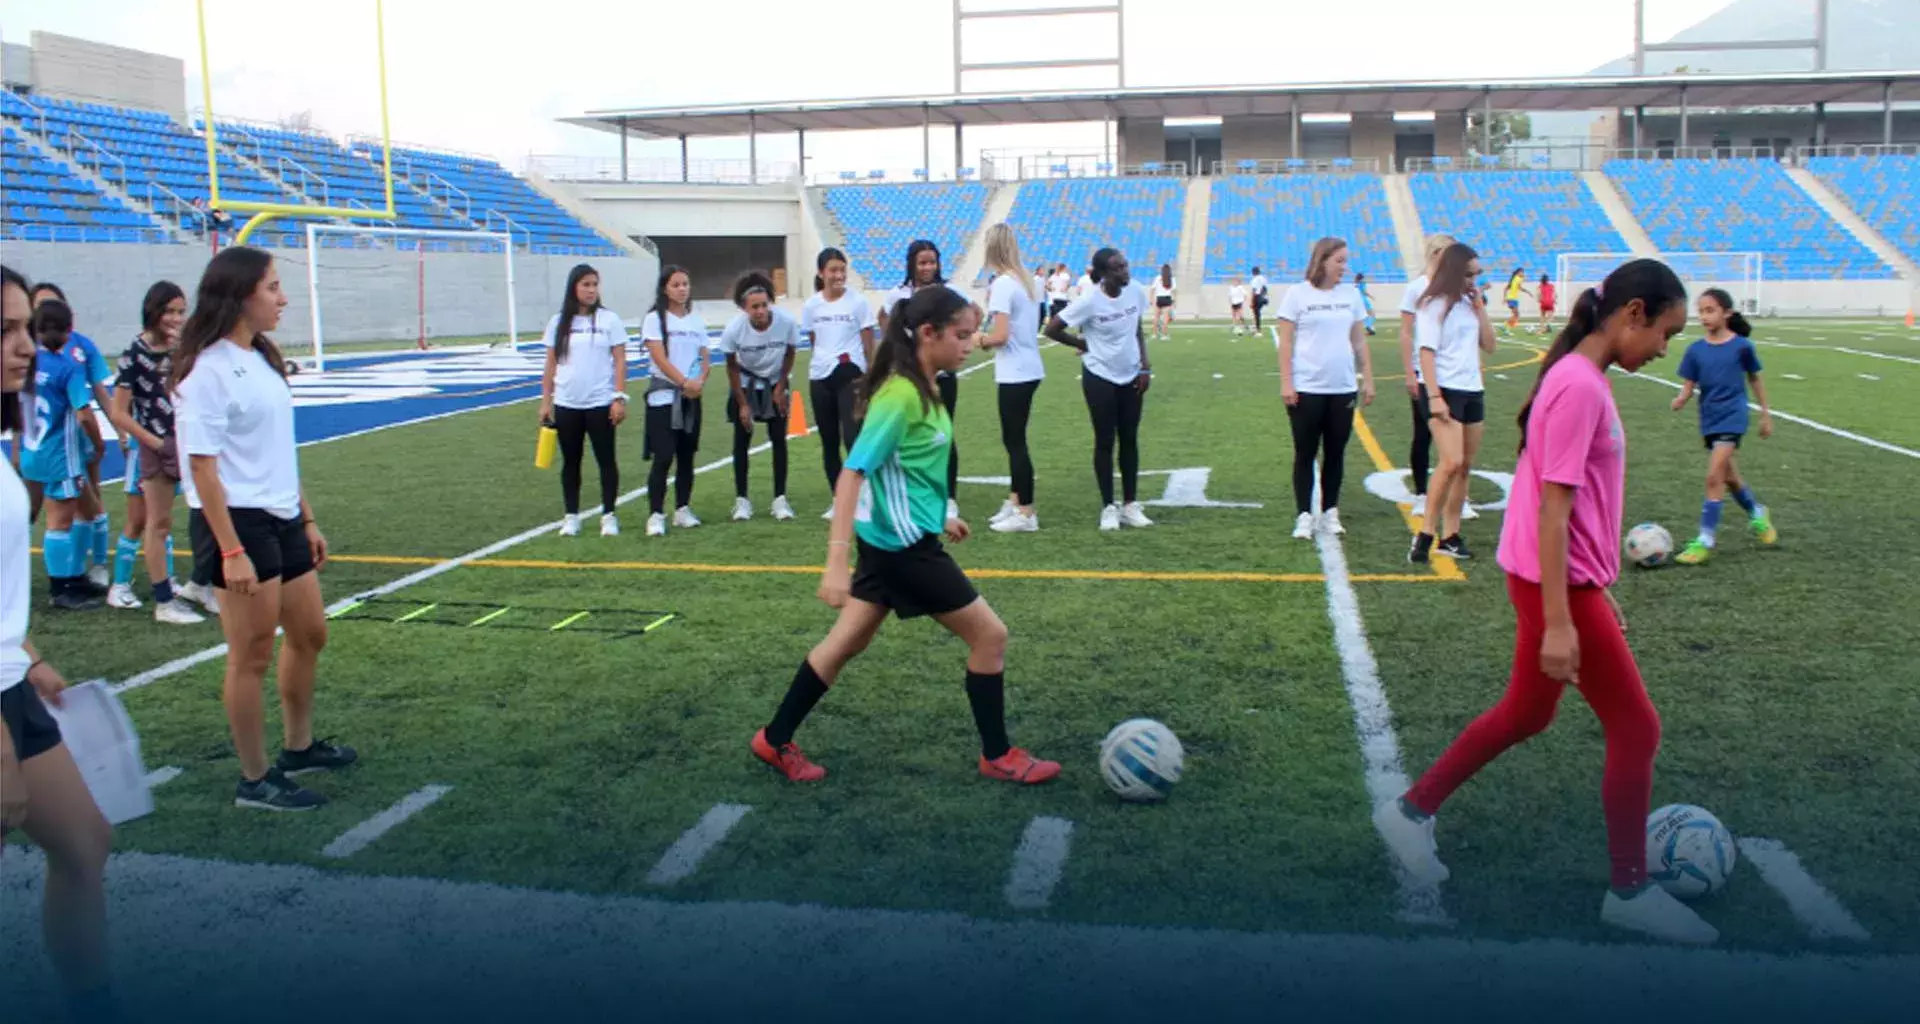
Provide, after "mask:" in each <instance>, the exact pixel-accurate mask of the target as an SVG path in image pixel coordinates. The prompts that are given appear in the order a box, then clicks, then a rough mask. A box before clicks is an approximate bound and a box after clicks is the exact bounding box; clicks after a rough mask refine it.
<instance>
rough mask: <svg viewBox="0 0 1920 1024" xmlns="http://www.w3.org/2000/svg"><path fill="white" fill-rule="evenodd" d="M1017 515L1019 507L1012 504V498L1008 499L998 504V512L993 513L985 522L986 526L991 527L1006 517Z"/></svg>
mask: <svg viewBox="0 0 1920 1024" xmlns="http://www.w3.org/2000/svg"><path fill="white" fill-rule="evenodd" d="M1019 513H1020V506H1018V505H1015V504H1014V503H1013V499H1012V498H1008V499H1007V500H1005V501H1003V502H1001V503H1000V511H998V512H995V513H994V514H993V518H992V519H989V520H987V525H988V526H992V525H993V524H994V523H997V522H999V521H1000V520H1002V519H1005V518H1007V517H1008V516H1011V515H1018V514H1019Z"/></svg>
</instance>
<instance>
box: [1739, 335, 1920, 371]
mask: <svg viewBox="0 0 1920 1024" xmlns="http://www.w3.org/2000/svg"><path fill="white" fill-rule="evenodd" d="M1870 337H1871V336H1870ZM1759 344H1762V345H1766V346H1769V347H1772V348H1792V349H1800V350H1802V351H1807V352H1844V353H1846V354H1847V355H1850V356H1865V357H1867V358H1868V359H1885V360H1887V361H1888V362H1893V363H1911V364H1913V365H1915V366H1920V359H1915V358H1914V357H1912V356H1896V355H1893V354H1892V353H1890V352H1869V351H1867V350H1866V349H1863V348H1848V347H1846V346H1845V345H1799V344H1795V343H1793V342H1791V341H1763V342H1760V343H1759Z"/></svg>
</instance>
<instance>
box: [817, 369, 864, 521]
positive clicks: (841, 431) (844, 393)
mask: <svg viewBox="0 0 1920 1024" xmlns="http://www.w3.org/2000/svg"><path fill="white" fill-rule="evenodd" d="M859 379H860V368H859V367H858V366H855V365H853V364H852V363H841V364H840V365H839V366H836V367H834V368H833V372H832V373H830V374H827V375H826V376H825V377H823V378H821V379H819V380H816V381H813V382H812V383H811V384H810V385H808V388H807V392H808V394H807V397H808V398H810V399H812V400H813V422H814V424H815V425H816V426H818V427H819V428H820V464H821V466H822V467H824V468H825V469H826V471H827V490H828V491H829V492H831V491H832V490H833V489H834V487H835V486H836V485H838V484H839V483H840V451H841V448H842V446H845V448H846V450H847V451H852V450H853V439H854V438H856V437H858V436H860V424H859V423H858V422H857V421H855V420H854V418H853V385H854V383H855V382H857V381H858V380H859Z"/></svg>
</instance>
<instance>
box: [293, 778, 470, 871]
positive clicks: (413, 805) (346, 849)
mask: <svg viewBox="0 0 1920 1024" xmlns="http://www.w3.org/2000/svg"><path fill="white" fill-rule="evenodd" d="M451 792H453V787H452V786H422V787H420V788H419V789H416V790H414V791H413V792H411V793H408V794H407V795H406V796H404V797H402V798H401V800H400V802H399V803H397V804H394V805H393V806H392V807H389V808H387V809H386V810H384V811H381V812H380V813H379V814H376V815H374V816H373V817H371V818H368V819H367V820H365V821H363V822H361V823H360V824H358V825H355V826H353V827H352V828H350V829H348V830H346V831H345V832H342V833H340V837H339V838H337V839H335V840H334V841H333V842H331V843H328V844H327V845H326V846H324V847H322V848H321V850H320V856H322V857H332V858H333V859H335V860H340V859H343V858H346V857H351V856H353V855H354V854H356V853H359V852H360V851H361V850H364V849H366V848H367V847H368V845H370V844H371V843H372V842H373V841H374V840H376V839H378V838H380V837H381V836H384V835H386V834H387V833H388V832H391V831H393V829H394V828H395V827H396V826H398V825H399V824H400V823H401V822H403V821H406V820H407V819H408V818H411V817H413V816H414V815H416V814H419V813H420V812H421V811H424V810H426V809H427V808H429V807H432V806H433V805H434V802H435V801H437V800H439V799H440V798H441V797H443V796H446V795H447V794H448V793H451Z"/></svg>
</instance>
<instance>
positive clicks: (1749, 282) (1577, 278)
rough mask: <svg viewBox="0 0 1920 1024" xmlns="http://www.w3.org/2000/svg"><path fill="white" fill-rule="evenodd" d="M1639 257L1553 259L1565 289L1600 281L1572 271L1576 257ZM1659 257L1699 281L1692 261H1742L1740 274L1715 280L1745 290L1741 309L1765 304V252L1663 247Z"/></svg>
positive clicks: (1622, 257) (1620, 258) (1624, 256)
mask: <svg viewBox="0 0 1920 1024" xmlns="http://www.w3.org/2000/svg"><path fill="white" fill-rule="evenodd" d="M1637 258H1639V257H1638V255H1637V254H1636V253H1630V252H1563V253H1559V254H1558V255H1556V256H1555V257H1554V262H1553V270H1554V279H1555V280H1556V281H1557V282H1559V284H1560V286H1561V287H1562V288H1565V289H1573V288H1574V287H1575V286H1576V285H1581V286H1588V287H1590V286H1593V285H1596V284H1599V283H1600V282H1599V279H1597V278H1595V279H1588V278H1586V277H1583V276H1581V275H1577V274H1572V273H1569V272H1568V269H1567V268H1568V267H1569V266H1570V265H1571V264H1572V262H1573V261H1574V260H1593V261H1602V260H1605V261H1611V262H1612V263H1613V264H1614V265H1615V266H1618V265H1619V264H1621V263H1625V262H1627V261H1628V260H1631V259H1637ZM1656 258H1657V259H1659V260H1660V261H1662V262H1664V263H1666V264H1667V265H1668V266H1670V267H1672V268H1673V269H1674V273H1676V274H1679V275H1680V278H1681V280H1684V281H1698V280H1700V279H1701V277H1702V275H1699V274H1689V273H1687V272H1686V271H1687V267H1688V265H1689V264H1694V265H1698V264H1699V263H1703V262H1706V261H1709V260H1735V259H1737V260H1739V261H1740V262H1741V273H1740V274H1739V275H1738V276H1737V277H1736V276H1729V277H1727V278H1725V279H1724V281H1723V280H1721V279H1715V280H1714V281H1713V282H1712V283H1715V284H1719V283H1726V284H1731V285H1736V286H1737V287H1738V288H1739V290H1740V291H1742V292H1744V294H1740V295H1736V296H1735V298H1734V304H1735V305H1736V306H1738V307H1739V308H1740V311H1741V312H1744V313H1749V314H1758V312H1759V311H1760V310H1761V309H1762V308H1764V307H1763V305H1762V303H1761V292H1762V291H1763V290H1764V288H1765V284H1766V274H1767V257H1766V254H1765V253H1762V252H1754V251H1750V250H1730V251H1727V252H1664V251H1663V252H1661V253H1660V254H1659V255H1658V256H1657V257H1656ZM1568 305H1569V306H1571V305H1572V303H1571V302H1569V303H1568Z"/></svg>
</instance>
